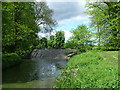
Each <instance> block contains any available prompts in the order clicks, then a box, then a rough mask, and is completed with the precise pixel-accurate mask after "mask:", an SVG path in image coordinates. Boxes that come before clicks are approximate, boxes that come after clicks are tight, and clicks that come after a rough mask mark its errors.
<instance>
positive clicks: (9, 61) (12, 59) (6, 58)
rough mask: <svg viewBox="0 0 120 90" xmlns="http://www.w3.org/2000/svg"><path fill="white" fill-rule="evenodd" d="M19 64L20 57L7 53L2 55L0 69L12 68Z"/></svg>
mask: <svg viewBox="0 0 120 90" xmlns="http://www.w3.org/2000/svg"><path fill="white" fill-rule="evenodd" d="M20 62H21V57H20V56H18V55H17V54H16V53H7V54H3V55H2V69H6V68H9V67H12V66H14V65H16V64H18V63H20Z"/></svg>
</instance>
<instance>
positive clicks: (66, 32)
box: [63, 30, 72, 41]
mask: <svg viewBox="0 0 120 90" xmlns="http://www.w3.org/2000/svg"><path fill="white" fill-rule="evenodd" d="M63 31H64V32H65V41H67V40H69V39H70V37H71V36H72V33H71V32H70V31H66V30H63Z"/></svg>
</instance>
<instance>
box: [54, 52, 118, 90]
mask: <svg viewBox="0 0 120 90" xmlns="http://www.w3.org/2000/svg"><path fill="white" fill-rule="evenodd" d="M55 87H56V88H118V52H117V51H88V52H86V53H82V54H79V55H75V56H73V57H72V58H71V59H70V61H69V62H68V63H67V66H66V68H65V69H64V72H63V73H62V74H61V77H59V78H57V79H56V86H55Z"/></svg>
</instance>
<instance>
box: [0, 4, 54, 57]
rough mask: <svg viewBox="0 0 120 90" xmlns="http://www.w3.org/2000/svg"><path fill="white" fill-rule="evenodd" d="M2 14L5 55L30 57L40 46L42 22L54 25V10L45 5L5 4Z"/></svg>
mask: <svg viewBox="0 0 120 90" xmlns="http://www.w3.org/2000/svg"><path fill="white" fill-rule="evenodd" d="M41 3H42V2H41ZM35 7H36V8H37V9H38V8H39V9H41V11H39V10H36V8H35ZM41 7H42V8H41ZM2 12H3V13H2V14H3V15H2V21H3V22H2V29H3V30H2V42H3V43H2V46H3V53H17V54H18V55H20V56H23V57H24V56H26V55H28V54H29V53H30V52H31V51H32V50H33V49H34V48H35V47H36V46H37V44H38V35H37V33H38V32H40V30H41V28H40V27H39V25H38V24H39V22H40V20H42V21H41V22H44V23H43V24H46V25H48V24H49V25H50V26H51V25H53V24H54V21H53V19H52V10H51V9H49V8H48V7H47V5H46V4H45V3H44V5H41V4H40V5H37V3H35V2H3V3H2ZM41 12H42V13H41ZM37 20H38V22H37Z"/></svg>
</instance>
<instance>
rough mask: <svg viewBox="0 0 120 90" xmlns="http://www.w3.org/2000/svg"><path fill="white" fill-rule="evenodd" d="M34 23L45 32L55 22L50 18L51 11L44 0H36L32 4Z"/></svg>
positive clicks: (50, 28) (49, 30)
mask: <svg viewBox="0 0 120 90" xmlns="http://www.w3.org/2000/svg"><path fill="white" fill-rule="evenodd" d="M34 8H35V13H36V14H35V17H36V23H37V25H38V26H39V27H41V28H42V29H43V30H44V31H46V32H51V31H52V30H53V29H52V27H53V26H55V25H56V24H57V23H56V21H55V20H53V19H52V14H53V11H52V10H51V9H49V7H48V6H47V4H46V3H45V2H36V3H35V5H34Z"/></svg>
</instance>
